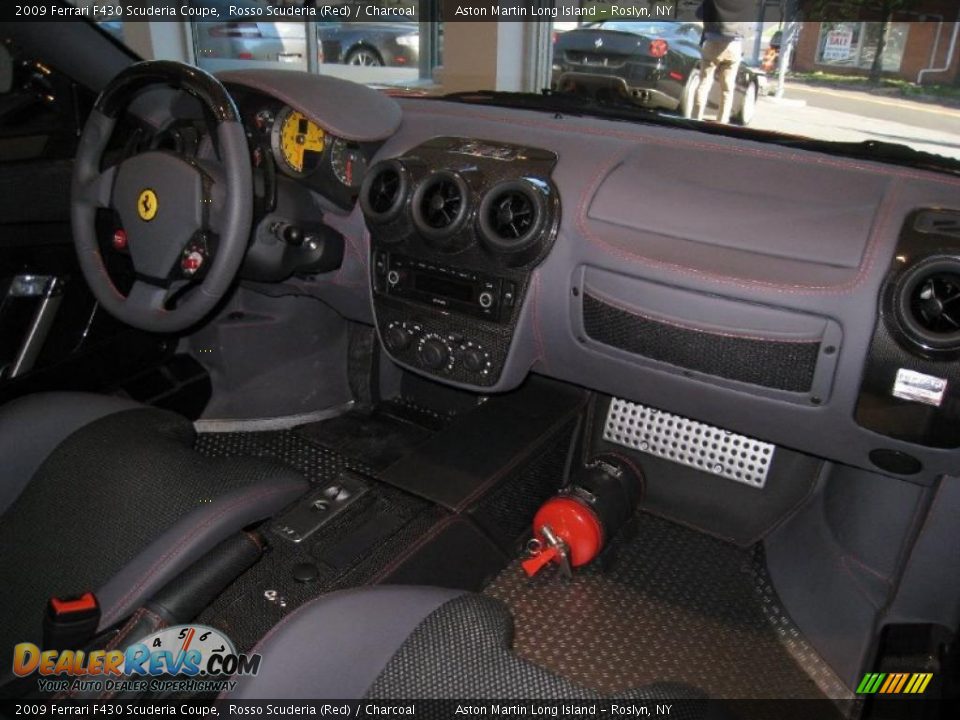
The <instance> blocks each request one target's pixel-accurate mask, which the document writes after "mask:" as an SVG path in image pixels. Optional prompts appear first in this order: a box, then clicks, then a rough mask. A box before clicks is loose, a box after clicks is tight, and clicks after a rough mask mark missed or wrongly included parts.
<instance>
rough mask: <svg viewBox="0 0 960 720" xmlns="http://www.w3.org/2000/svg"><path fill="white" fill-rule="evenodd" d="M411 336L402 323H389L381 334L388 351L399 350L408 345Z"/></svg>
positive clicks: (411, 338) (404, 348)
mask: <svg viewBox="0 0 960 720" xmlns="http://www.w3.org/2000/svg"><path fill="white" fill-rule="evenodd" d="M411 340H413V336H412V335H411V334H410V332H409V331H408V330H407V329H406V328H405V327H403V326H402V325H390V326H389V327H388V328H387V330H386V332H384V334H383V342H384V344H385V345H386V346H387V349H388V350H389V351H390V352H394V353H397V352H400V351H401V350H406V349H407V347H409V346H410V341H411Z"/></svg>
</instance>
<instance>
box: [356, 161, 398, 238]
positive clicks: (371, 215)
mask: <svg viewBox="0 0 960 720" xmlns="http://www.w3.org/2000/svg"><path fill="white" fill-rule="evenodd" d="M409 184H410V183H409V180H408V178H407V171H406V168H405V167H404V166H403V164H402V163H400V162H399V161H397V160H386V161H384V162H382V163H379V164H377V165H375V166H374V167H373V168H372V169H371V170H370V172H369V173H367V177H366V178H364V182H363V186H362V187H361V188H360V206H361V207H362V208H363V212H364V215H366V217H367V219H368V220H371V221H372V222H375V223H385V222H389V221H390V220H393V219H394V218H395V217H396V216H397V215H399V214H400V211H401V210H402V209H403V205H404V201H405V200H406V197H407V191H408V188H409Z"/></svg>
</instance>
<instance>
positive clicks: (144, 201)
mask: <svg viewBox="0 0 960 720" xmlns="http://www.w3.org/2000/svg"><path fill="white" fill-rule="evenodd" d="M158 207H159V204H158V203H157V194H156V193H155V192H154V191H153V190H151V189H150V188H147V189H145V190H143V191H142V192H141V193H140V197H138V198H137V214H138V215H140V219H141V220H143V221H145V222H150V221H151V220H153V218H154V217H155V216H156V214H157V208H158Z"/></svg>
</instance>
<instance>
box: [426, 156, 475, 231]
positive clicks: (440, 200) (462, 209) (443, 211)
mask: <svg viewBox="0 0 960 720" xmlns="http://www.w3.org/2000/svg"><path fill="white" fill-rule="evenodd" d="M468 198H469V192H468V190H467V184H466V183H465V182H464V181H463V178H461V177H460V176H459V175H457V174H455V173H451V172H438V173H434V174H433V175H431V176H430V177H428V178H427V179H426V180H424V181H423V183H421V184H420V187H418V188H417V191H416V192H415V193H414V194H413V223H414V225H416V227H417V230H419V231H420V233H421V234H422V235H424V236H426V237H428V238H431V239H434V240H439V239H442V238H448V237H450V236H451V235H453V234H454V233H455V232H457V230H459V229H460V227H461V226H462V225H463V221H464V220H465V219H466V217H467V205H468Z"/></svg>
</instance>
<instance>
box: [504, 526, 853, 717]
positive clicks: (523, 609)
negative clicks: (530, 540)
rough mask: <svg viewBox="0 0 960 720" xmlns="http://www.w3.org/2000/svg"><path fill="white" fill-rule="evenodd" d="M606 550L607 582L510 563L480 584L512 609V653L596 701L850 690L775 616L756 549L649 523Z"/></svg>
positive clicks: (779, 613) (595, 572)
mask: <svg viewBox="0 0 960 720" xmlns="http://www.w3.org/2000/svg"><path fill="white" fill-rule="evenodd" d="M617 549H618V553H617V555H616V557H615V559H614V561H613V562H612V563H611V565H610V567H609V569H608V571H607V572H606V573H602V572H601V571H600V570H599V568H596V567H588V568H585V569H582V570H580V571H577V572H576V575H575V577H574V579H573V580H572V581H567V580H564V579H563V578H562V577H560V575H559V573H557V572H556V571H555V570H556V569H555V568H550V569H548V570H547V571H546V572H545V573H542V574H541V575H540V576H538V577H536V578H534V579H532V580H530V579H527V577H526V576H525V575H524V573H523V572H522V570H521V568H520V567H519V565H518V563H513V564H512V565H510V566H509V567H508V568H507V569H506V570H504V571H503V572H502V573H501V574H500V575H499V576H498V577H497V578H496V579H495V580H494V581H493V582H492V583H491V584H490V585H489V586H488V587H487V589H486V590H485V593H486V594H488V595H490V596H492V597H495V598H498V599H500V600H502V601H503V602H505V603H506V604H507V605H508V606H509V607H510V609H511V611H512V612H513V616H514V620H515V625H516V635H515V640H514V649H515V651H516V652H517V653H519V654H520V655H521V656H522V657H524V658H526V659H528V660H530V661H531V662H534V663H536V664H538V665H541V666H543V667H545V668H547V669H550V670H553V671H554V672H556V673H558V674H560V675H563V676H564V677H567V678H569V679H570V680H572V681H573V682H575V683H578V684H580V685H584V686H586V687H589V688H591V689H594V690H597V691H599V692H603V693H617V692H622V691H624V690H626V689H629V688H636V687H639V686H642V685H646V684H649V683H654V682H679V683H683V684H686V685H692V686H694V687H697V688H699V689H701V690H703V691H704V692H705V693H707V694H708V695H709V696H712V697H717V698H738V699H740V698H743V699H751V698H823V697H824V692H826V693H827V695H828V696H830V697H834V698H839V697H842V696H844V694H845V692H849V691H845V690H844V688H843V686H842V684H840V683H839V680H837V679H836V677H835V676H834V674H833V673H832V671H831V670H830V669H829V668H828V667H827V666H826V664H825V663H824V662H823V661H822V660H821V659H820V658H819V657H818V656H817V655H816V653H815V652H814V651H813V650H812V648H810V646H809V645H808V644H807V643H806V641H804V640H803V637H802V635H800V633H799V631H798V630H797V629H796V627H795V626H794V625H793V623H792V622H791V621H790V620H789V618H788V617H786V615H785V613H784V611H783V610H782V608H781V606H780V603H779V601H778V599H777V597H776V594H775V593H774V591H773V589H772V587H771V585H770V583H769V581H768V580H767V578H766V573H765V571H764V569H763V562H762V558H761V557H759V556H758V554H757V552H756V551H745V550H741V549H738V548H736V547H734V546H732V545H728V544H727V543H724V542H721V541H719V540H716V539H714V538H711V537H708V536H706V535H703V534H701V533H697V532H695V531H692V530H689V529H687V528H684V527H681V526H679V525H676V524H673V523H670V522H667V521H665V520H662V519H660V518H657V517H654V516H652V515H648V514H641V515H640V516H639V518H638V534H637V536H636V537H635V538H633V539H631V540H629V541H626V542H621V543H619V546H618V548H617ZM788 648H789V649H788ZM801 666H802V667H801ZM812 677H816V678H817V682H814V680H813V679H812ZM818 685H819V686H820V687H819V688H818ZM820 688H823V691H821V689H820Z"/></svg>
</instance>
